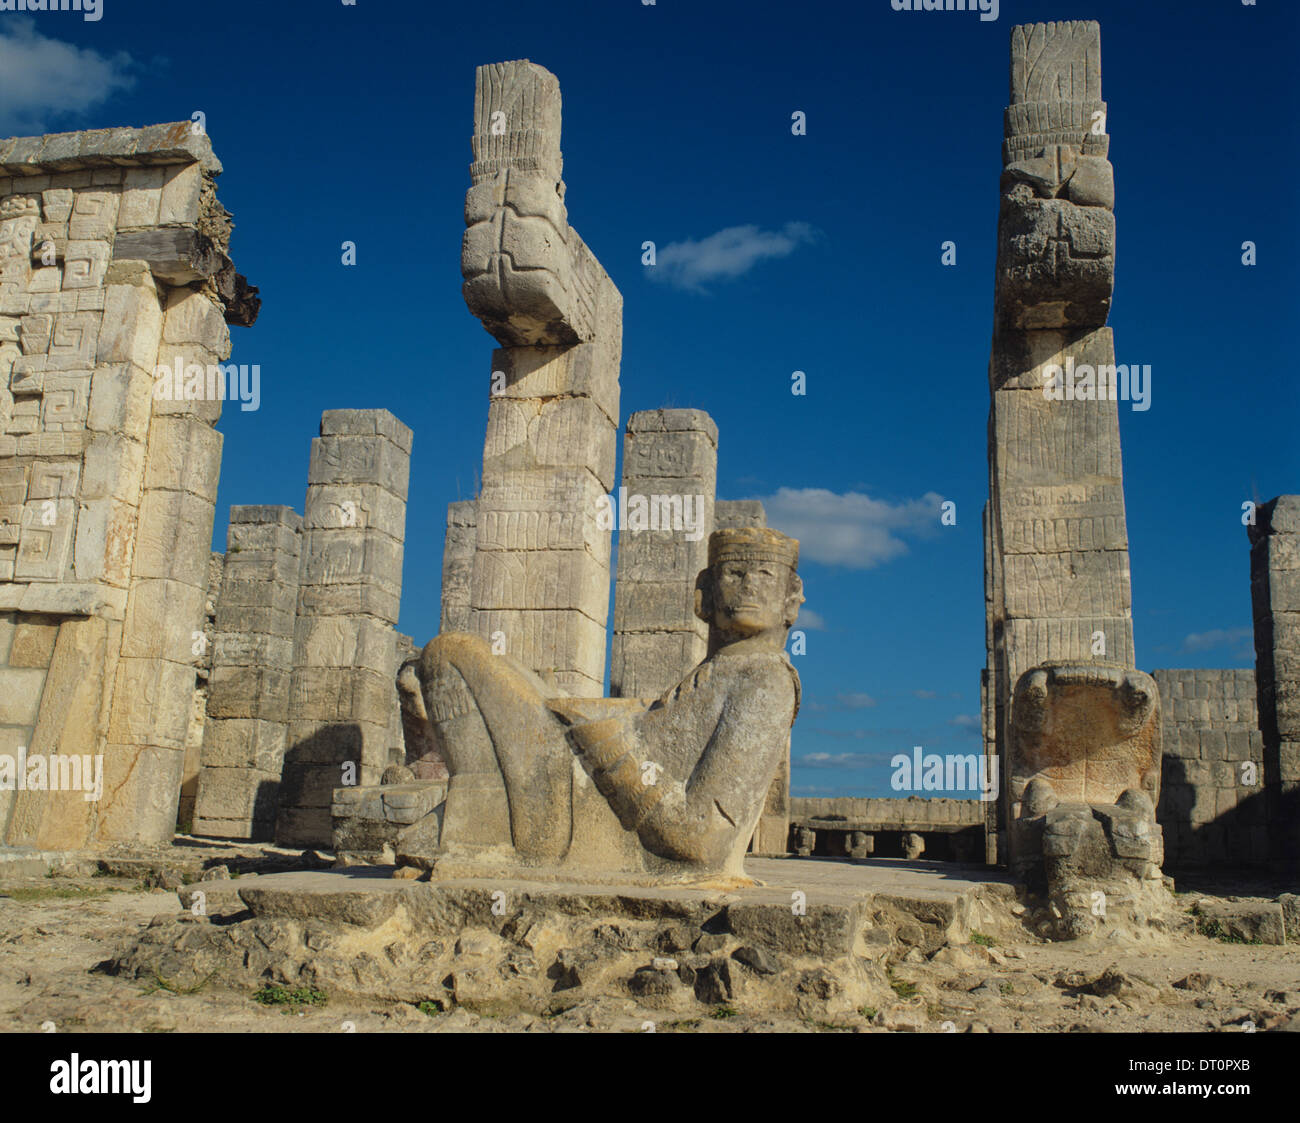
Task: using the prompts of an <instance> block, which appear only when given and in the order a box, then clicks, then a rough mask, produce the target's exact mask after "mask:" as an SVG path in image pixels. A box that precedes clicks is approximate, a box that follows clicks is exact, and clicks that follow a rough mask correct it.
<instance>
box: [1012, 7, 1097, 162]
mask: <svg viewBox="0 0 1300 1123" xmlns="http://www.w3.org/2000/svg"><path fill="white" fill-rule="evenodd" d="M1098 112H1100V113H1101V114H1102V118H1101V119H1102V120H1103V121H1104V120H1105V112H1106V104H1105V102H1103V101H1102V99H1101V25H1100V24H1099V23H1097V22H1096V21H1095V20H1062V21H1060V22H1058V23H1026V24H1020V25H1018V26H1016V27H1013V28H1012V29H1011V104H1010V106H1009V107H1008V108H1007V111H1006V114H1005V117H1004V126H1005V135H1006V145H1005V147H1004V152H1003V157H1004V159H1005V161H1006V163H1008V164H1010V163H1012V162H1014V161H1016V160H1019V159H1023V158H1024V157H1025V156H1026V155H1034V154H1035V152H1036V151H1037V150H1039V149H1042V148H1045V147H1051V146H1053V145H1069V146H1071V147H1074V148H1077V149H1079V150H1080V151H1081V152H1084V153H1086V154H1087V155H1097V156H1104V155H1106V149H1107V147H1108V139H1109V138H1107V137H1106V136H1105V134H1104V127H1103V131H1102V133H1099V134H1098V133H1094V132H1093V131H1092V129H1093V125H1094V123H1095V121H1096V117H1095V114H1097V113H1098Z"/></svg>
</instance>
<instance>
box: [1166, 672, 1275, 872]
mask: <svg viewBox="0 0 1300 1123" xmlns="http://www.w3.org/2000/svg"><path fill="white" fill-rule="evenodd" d="M1151 676H1152V677H1153V678H1154V679H1155V680H1156V684H1157V685H1158V686H1159V687H1160V712H1161V720H1162V722H1163V726H1164V731H1163V736H1164V741H1163V754H1164V759H1163V770H1162V778H1161V785H1160V804H1159V806H1158V808H1157V819H1158V821H1159V823H1160V825H1161V827H1162V828H1163V829H1164V835H1165V864H1164V869H1165V871H1166V872H1168V873H1173V872H1178V871H1180V870H1186V869H1195V868H1198V867H1203V866H1207V865H1221V864H1224V863H1227V862H1231V863H1233V864H1234V865H1243V864H1246V865H1248V864H1260V863H1263V862H1264V861H1265V860H1266V859H1267V857H1268V826H1267V815H1266V810H1265V798H1264V767H1263V760H1264V742H1263V738H1262V736H1261V735H1260V732H1259V717H1258V709H1257V706H1256V701H1255V694H1256V690H1255V672H1254V671H1253V670H1241V669H1237V670H1232V669H1227V670H1203V669H1199V668H1198V669H1196V670H1159V671H1152V672H1151ZM1243 764H1245V765H1247V767H1245V768H1243Z"/></svg>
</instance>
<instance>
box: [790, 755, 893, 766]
mask: <svg viewBox="0 0 1300 1123" xmlns="http://www.w3.org/2000/svg"><path fill="white" fill-rule="evenodd" d="M790 763H791V765H792V766H793V767H798V768H862V769H866V768H880V767H882V760H881V757H880V754H879V753H805V754H804V755H803V756H800V757H795V758H794V759H793V760H792V761H791V762H790Z"/></svg>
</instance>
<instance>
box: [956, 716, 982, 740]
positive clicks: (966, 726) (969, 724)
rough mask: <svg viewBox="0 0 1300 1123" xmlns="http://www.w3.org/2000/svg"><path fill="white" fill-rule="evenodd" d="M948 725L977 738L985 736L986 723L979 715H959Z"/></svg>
mask: <svg viewBox="0 0 1300 1123" xmlns="http://www.w3.org/2000/svg"><path fill="white" fill-rule="evenodd" d="M948 724H949V725H953V726H956V727H957V728H958V729H961V730H963V731H964V732H966V733H970V734H972V735H973V736H976V737H982V736H983V735H984V723H983V722H982V721H981V720H980V716H979V714H958V715H957V716H956V717H954V718H950V719H949V721H948Z"/></svg>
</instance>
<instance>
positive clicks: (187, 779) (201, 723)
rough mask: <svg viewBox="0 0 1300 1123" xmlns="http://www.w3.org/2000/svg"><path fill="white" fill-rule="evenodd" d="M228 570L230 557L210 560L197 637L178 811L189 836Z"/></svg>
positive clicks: (180, 825)
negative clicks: (224, 577) (200, 624)
mask: <svg viewBox="0 0 1300 1123" xmlns="http://www.w3.org/2000/svg"><path fill="white" fill-rule="evenodd" d="M225 570H226V555H225V554H218V553H215V552H214V553H213V554H211V555H209V557H208V595H207V596H206V597H205V598H204V601H203V632H202V635H201V636H196V637H195V640H194V642H195V644H196V645H197V647H198V656H197V659H196V662H195V665H194V675H195V678H194V702H193V705H192V706H191V708H190V731H189V735H188V736H187V737H186V738H185V771H184V774H183V775H182V776H181V798H180V804H179V806H178V807H177V809H176V829H177V830H179V831H180V832H181V833H182V834H188V833H189V832H191V831H192V830H193V829H194V801H195V799H196V798H197V796H198V791H199V773H200V772H201V771H202V770H203V736H204V733H205V732H206V730H207V726H208V698H209V696H210V695H211V693H212V647H213V641H214V640H215V639H216V634H217V602H218V601H219V600H220V599H221V581H222V577H223V576H224V575H225Z"/></svg>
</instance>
